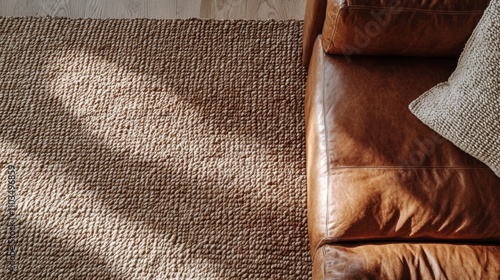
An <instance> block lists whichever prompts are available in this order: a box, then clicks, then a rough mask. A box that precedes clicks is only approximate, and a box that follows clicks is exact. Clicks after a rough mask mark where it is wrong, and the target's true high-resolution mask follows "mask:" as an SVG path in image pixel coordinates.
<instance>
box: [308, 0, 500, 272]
mask: <svg viewBox="0 0 500 280" xmlns="http://www.w3.org/2000/svg"><path fill="white" fill-rule="evenodd" d="M495 1H496V0H495ZM488 2H489V1H487V0H475V1H473V0H443V1H434V0H432V1H426V0H407V1H401V2H394V1H393V2H391V0H329V1H326V0H308V2H307V11H306V16H305V20H304V34H303V36H304V48H303V51H304V52H303V62H304V64H305V65H306V66H308V81H307V88H306V100H305V106H306V108H305V111H306V133H307V136H306V145H307V181H308V186H307V187H308V228H309V239H310V249H311V256H312V258H313V279H500V243H499V241H500V178H499V177H497V176H496V175H495V174H494V173H493V172H492V171H491V170H490V169H489V168H488V167H487V166H485V165H484V164H483V163H481V162H480V161H478V160H476V159H475V158H473V157H472V156H470V155H468V154H466V153H465V152H463V151H461V150H460V149H458V148H457V147H456V146H454V145H453V144H452V143H450V142H449V141H447V140H445V139H444V138H442V137H440V136H439V135H437V134H436V133H435V132H433V131H432V130H431V129H430V128H428V127H427V126H426V125H424V124H423V123H422V122H420V121H419V120H418V119H417V118H416V117H415V116H413V115H412V114H411V112H410V111H409V109H408V105H409V104H410V102H411V101H412V100H414V99H415V98H417V97H418V96H420V95H421V94H422V93H424V92H425V91H427V90H428V89H430V88H432V87H433V86H435V85H436V84H438V83H440V82H443V81H446V80H447V79H448V77H449V76H450V74H451V73H452V72H453V70H454V69H455V66H456V63H457V60H458V55H459V54H460V52H461V50H462V48H463V47H464V45H465V42H466V40H467V38H468V37H469V36H470V34H471V32H472V30H473V29H474V27H475V25H476V24H477V22H478V21H479V19H480V17H481V15H482V12H483V11H484V9H485V8H486V7H487V5H488ZM377 24H378V25H377ZM327 52H328V53H327Z"/></svg>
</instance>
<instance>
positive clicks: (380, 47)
mask: <svg viewBox="0 0 500 280" xmlns="http://www.w3.org/2000/svg"><path fill="white" fill-rule="evenodd" d="M488 3H489V0H328V4H327V11H326V19H325V23H324V26H323V46H324V49H325V51H326V52H327V53H330V54H344V55H346V56H350V55H355V54H365V55H381V54H386V55H408V56H458V55H459V54H460V53H461V51H462V49H463V48H464V46H465V43H466V41H467V39H468V38H469V36H470V35H471V33H472V31H473V29H474V27H475V26H476V25H477V23H478V22H479V19H480V18H481V16H482V14H483V12H484V10H485V9H486V7H487V6H488Z"/></svg>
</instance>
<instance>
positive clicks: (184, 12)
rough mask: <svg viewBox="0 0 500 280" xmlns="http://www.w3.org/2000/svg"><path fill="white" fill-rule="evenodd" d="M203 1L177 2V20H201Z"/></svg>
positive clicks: (178, 0)
mask: <svg viewBox="0 0 500 280" xmlns="http://www.w3.org/2000/svg"><path fill="white" fill-rule="evenodd" d="M201 2H202V0H177V10H176V15H175V18H200V15H201Z"/></svg>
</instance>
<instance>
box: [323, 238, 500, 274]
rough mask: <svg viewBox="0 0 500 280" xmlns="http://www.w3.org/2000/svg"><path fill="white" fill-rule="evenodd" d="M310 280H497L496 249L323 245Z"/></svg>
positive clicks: (499, 267) (498, 259) (499, 253)
mask: <svg viewBox="0 0 500 280" xmlns="http://www.w3.org/2000/svg"><path fill="white" fill-rule="evenodd" d="M313 279H336V280H340V279H387V280H397V279H401V280H403V279H404V280H407V279H415V280H417V279H500V246H481V245H467V244H463V245H458V244H432V243H420V244H418V243H417V244H405V243H402V244H394V243H393V244H377V245H351V246H340V245H339V246H332V245H325V246H323V247H322V248H321V249H320V250H318V252H317V254H316V257H315V258H314V262H313Z"/></svg>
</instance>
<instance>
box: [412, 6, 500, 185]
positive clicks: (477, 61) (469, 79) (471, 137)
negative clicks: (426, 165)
mask: <svg viewBox="0 0 500 280" xmlns="http://www.w3.org/2000/svg"><path fill="white" fill-rule="evenodd" d="M409 107H410V110H411V112H412V113H413V114H415V116H417V117H418V118H419V119H420V120H421V121H422V122H424V123H425V124H426V125H428V126H429V127H430V128H432V129H434V130H435V131H436V132H438V133H439V134H441V135H442V136H443V137H445V138H447V139H448V140H450V141H451V142H453V143H454V144H455V145H457V146H458V147H459V148H461V149H462V150H464V151H465V152H467V153H469V154H471V155H472V156H474V157H476V158H477V159H479V160H481V161H483V162H484V163H485V164H487V165H488V166H489V167H490V168H491V169H492V170H493V171H494V172H495V174H497V175H498V176H500V0H492V1H491V2H490V4H489V6H488V8H487V9H486V11H485V13H484V15H483V17H482V18H481V20H480V21H479V23H478V25H477V26H476V28H475V29H474V32H473V33H472V35H471V37H470V38H469V40H468V42H467V44H466V46H465V49H464V51H463V52H462V55H461V56H460V59H459V61H458V65H457V68H456V69H455V72H453V74H452V75H451V76H450V78H449V79H448V81H447V82H444V83H441V84H438V85H437V86H435V87H434V88H432V89H431V90H429V91H427V92H426V93H424V94H423V95H422V96H420V97H419V98H417V99H416V100H414V101H413V102H412V103H411V104H410V106H409Z"/></svg>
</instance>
